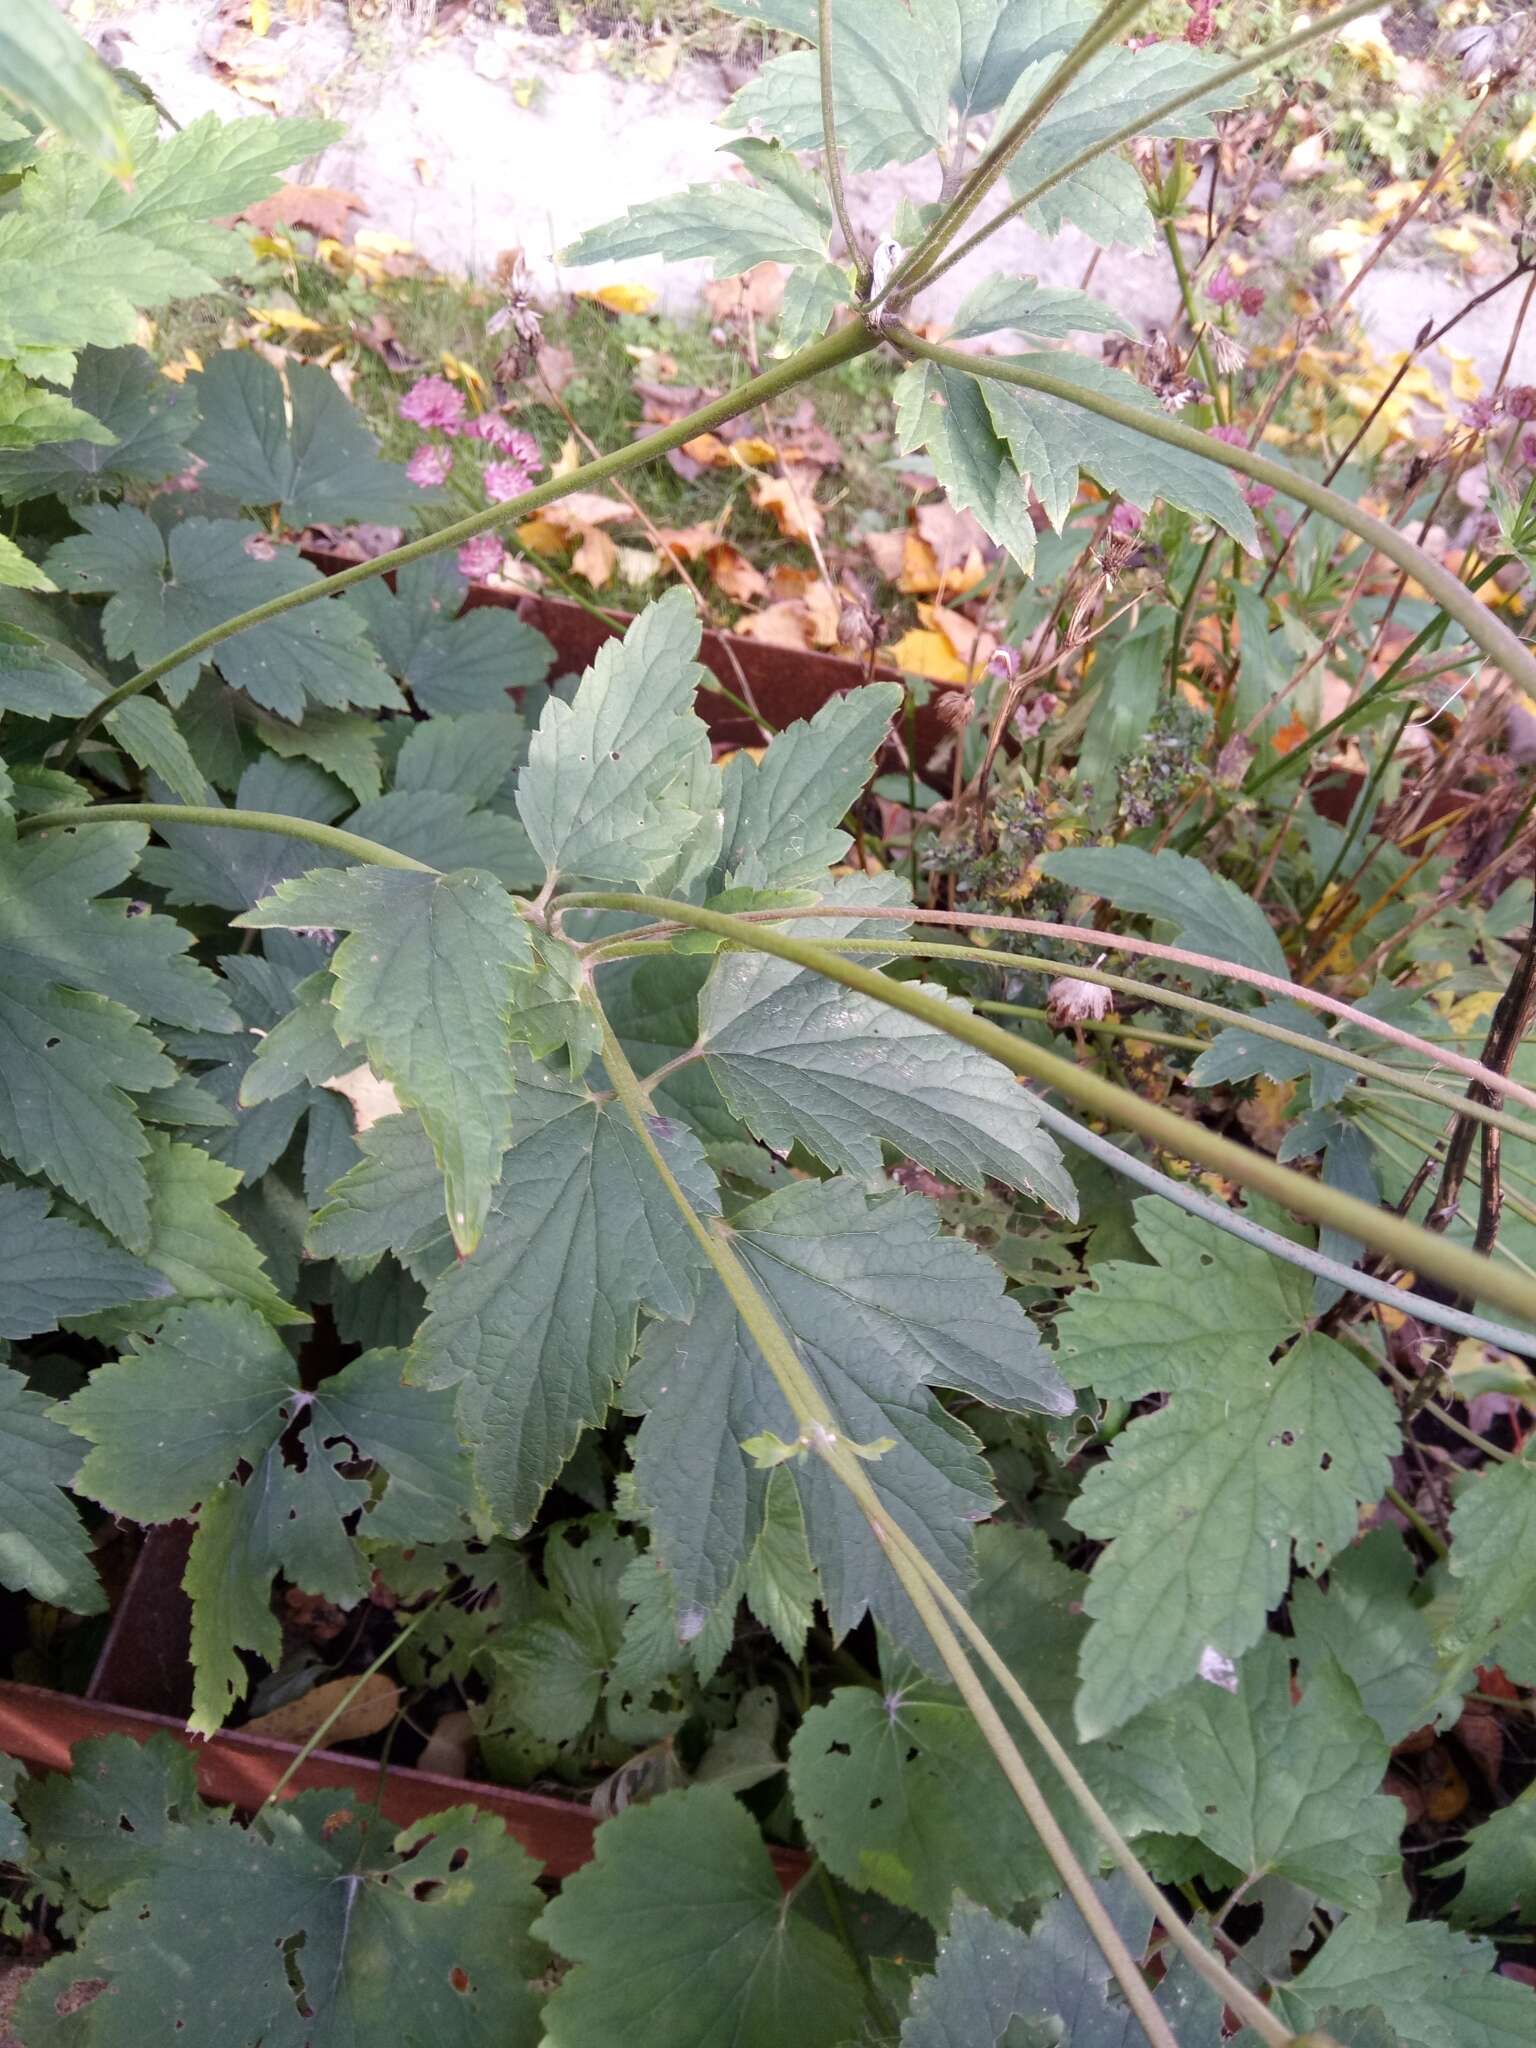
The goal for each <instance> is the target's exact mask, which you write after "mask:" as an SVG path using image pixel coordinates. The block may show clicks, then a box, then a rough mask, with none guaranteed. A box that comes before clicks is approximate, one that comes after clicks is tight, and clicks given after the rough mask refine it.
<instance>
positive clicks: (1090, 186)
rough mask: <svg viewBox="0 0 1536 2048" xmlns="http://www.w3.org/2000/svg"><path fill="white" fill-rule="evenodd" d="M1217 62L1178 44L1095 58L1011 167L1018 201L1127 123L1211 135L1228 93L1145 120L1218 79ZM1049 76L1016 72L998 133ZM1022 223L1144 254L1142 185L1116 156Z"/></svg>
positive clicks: (1051, 196)
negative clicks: (1066, 229) (1075, 232)
mask: <svg viewBox="0 0 1536 2048" xmlns="http://www.w3.org/2000/svg"><path fill="white" fill-rule="evenodd" d="M1223 63H1224V59H1223V58H1221V57H1220V56H1218V55H1217V54H1216V53H1215V52H1210V51H1203V50H1193V49H1191V48H1189V46H1188V45H1187V44H1184V43H1180V42H1177V41H1168V42H1154V43H1151V44H1149V45H1148V46H1147V47H1146V48H1145V49H1140V50H1125V49H1108V50H1104V51H1101V52H1100V53H1099V55H1098V56H1096V57H1093V58H1090V60H1089V61H1088V63H1087V64H1086V65H1085V66H1084V67H1083V69H1082V70H1081V71H1080V72H1079V73H1078V75H1077V77H1076V78H1074V79H1073V80H1072V82H1071V84H1070V85H1068V87H1067V89H1066V91H1065V92H1064V93H1063V94H1062V95H1061V97H1060V99H1058V100H1057V101H1056V102H1055V104H1054V105H1053V106H1052V107H1051V108H1050V109H1049V111H1048V112H1047V113H1046V115H1045V116H1044V118H1043V119H1042V120H1041V121H1040V123H1039V125H1038V126H1037V127H1036V128H1035V130H1034V132H1033V133H1032V134H1031V135H1030V136H1029V137H1028V138H1027V139H1026V140H1025V142H1024V144H1023V147H1022V148H1021V149H1020V150H1019V152H1018V154H1017V155H1016V156H1015V157H1014V158H1013V160H1012V162H1011V163H1010V164H1009V166H1008V170H1007V180H1008V185H1009V188H1010V190H1011V191H1012V192H1013V193H1014V194H1015V196H1016V197H1019V198H1022V197H1023V196H1024V194H1025V193H1027V192H1031V191H1033V190H1034V189H1035V187H1036V186H1037V185H1040V184H1042V183H1043V182H1044V181H1045V180H1046V179H1047V178H1050V177H1053V176H1054V175H1055V174H1056V172H1057V171H1059V170H1060V169H1062V167H1063V166H1064V165H1065V164H1067V163H1069V162H1070V161H1071V160H1072V158H1074V157H1076V156H1079V155H1080V154H1081V153H1082V151H1083V150H1085V149H1088V148H1091V147H1092V146H1093V145H1094V144H1095V143H1096V142H1101V141H1103V140H1104V139H1106V138H1107V137H1108V136H1110V135H1113V134H1115V133H1116V132H1117V131H1118V130H1119V129H1121V128H1124V127H1125V126H1126V125H1127V123H1128V122H1131V121H1137V120H1139V121H1146V122H1147V123H1148V125H1147V128H1146V133H1147V134H1148V135H1157V136H1161V135H1183V136H1203V135H1210V134H1211V133H1213V132H1214V131H1213V129H1212V126H1211V120H1210V116H1211V114H1212V113H1214V112H1217V111H1219V110H1220V109H1221V108H1223V107H1226V106H1230V105H1231V104H1232V101H1233V98H1234V95H1233V93H1232V92H1231V91H1230V90H1227V91H1220V90H1218V91H1217V92H1215V93H1213V94H1207V95H1206V96H1205V97H1204V98H1203V99H1199V100H1192V101H1191V102H1190V104H1189V105H1188V106H1187V107H1183V108H1181V109H1180V110H1179V112H1178V113H1176V114H1171V115H1170V116H1169V117H1168V118H1167V120H1165V121H1161V122H1152V121H1150V120H1149V116H1150V115H1152V114H1153V113H1154V112H1155V111H1156V109H1157V108H1158V107H1159V106H1160V105H1161V104H1162V103H1163V102H1164V101H1165V100H1170V99H1172V98H1174V97H1175V95H1177V94H1178V93H1181V92H1187V91H1188V90H1189V88H1190V87H1191V86H1193V85H1198V84H1199V83H1200V82H1201V81H1202V80H1203V79H1204V78H1207V77H1210V76H1211V75H1212V74H1214V73H1216V72H1219V71H1220V70H1221V69H1222V66H1223ZM1050 69H1051V67H1050V66H1049V65H1047V64H1043V63H1037V64H1032V65H1031V66H1030V67H1029V68H1028V69H1027V70H1025V71H1023V72H1021V73H1020V74H1019V76H1018V78H1017V79H1016V80H1015V82H1014V85H1013V88H1012V90H1011V92H1010V93H1009V95H1008V99H1007V101H1006V103H1005V104H1004V106H1003V109H1002V112H1001V113H1000V114H999V115H998V122H999V124H1000V127H1006V126H1007V125H1008V124H1009V123H1010V122H1011V121H1013V120H1015V119H1016V118H1017V117H1018V115H1019V114H1021V113H1022V112H1023V110H1024V108H1025V107H1026V106H1027V105H1028V103H1029V102H1030V100H1031V99H1033V98H1034V96H1035V95H1036V93H1038V92H1039V90H1040V88H1041V87H1042V86H1043V85H1044V84H1045V83H1046V81H1047V79H1048V78H1049V76H1050ZM1024 218H1025V219H1026V220H1027V221H1028V222H1029V224H1030V226H1031V227H1033V228H1035V229H1036V230H1037V231H1038V232H1040V233H1042V234H1047V235H1054V234H1056V233H1057V232H1058V231H1059V230H1060V229H1061V227H1062V226H1063V225H1064V224H1065V223H1066V222H1068V221H1070V222H1071V223H1072V224H1073V225H1074V226H1076V227H1079V228H1081V229H1082V230H1083V232H1084V233H1085V234H1087V235H1089V236H1091V237H1092V238H1093V239H1094V240H1095V241H1097V242H1099V243H1100V245H1101V246H1103V245H1105V244H1107V243H1110V242H1119V243H1123V244H1125V245H1127V246H1129V247H1131V248H1136V249H1144V248H1149V247H1150V246H1151V243H1152V219H1151V215H1150V213H1149V211H1148V208H1147V199H1146V190H1145V187H1144V186H1143V185H1142V182H1141V179H1140V178H1139V177H1138V176H1137V174H1136V173H1135V172H1134V171H1133V170H1132V169H1131V167H1130V165H1129V164H1127V163H1125V162H1124V161H1123V160H1122V159H1121V158H1120V157H1118V156H1110V157H1100V158H1099V159H1098V160H1097V161H1096V162H1094V163H1091V164H1089V165H1087V166H1086V167H1085V168H1084V169H1083V170H1081V171H1077V172H1074V173H1073V175H1072V176H1071V177H1070V178H1068V179H1066V180H1065V181H1064V182H1062V183H1061V184H1058V185H1056V186H1055V187H1054V188H1053V189H1052V190H1051V191H1050V192H1048V193H1046V194H1044V195H1043V196H1042V197H1041V198H1040V199H1039V200H1037V201H1036V202H1035V204H1034V205H1033V206H1031V207H1030V208H1028V209H1027V211H1026V213H1025V216H1024Z"/></svg>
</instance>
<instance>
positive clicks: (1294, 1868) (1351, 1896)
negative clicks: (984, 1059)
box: [1179, 1636, 1403, 1909]
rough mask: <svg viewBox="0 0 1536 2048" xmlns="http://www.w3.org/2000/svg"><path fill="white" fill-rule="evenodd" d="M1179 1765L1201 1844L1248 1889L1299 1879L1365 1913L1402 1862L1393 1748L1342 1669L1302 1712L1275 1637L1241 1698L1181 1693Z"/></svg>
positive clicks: (1317, 1668)
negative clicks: (1270, 1880) (1385, 1784)
mask: <svg viewBox="0 0 1536 2048" xmlns="http://www.w3.org/2000/svg"><path fill="white" fill-rule="evenodd" d="M1180 1704H1181V1707H1182V1713H1181V1717H1180V1722H1179V1762H1180V1764H1181V1765H1182V1766H1183V1770H1184V1774H1185V1777H1186V1778H1187V1780H1188V1782H1189V1790H1190V1795H1191V1797H1192V1799H1193V1800H1194V1803H1195V1808H1196V1810H1197V1812H1198V1813H1199V1815H1200V1821H1199V1828H1198V1833H1199V1837H1200V1840H1201V1841H1202V1842H1204V1843H1206V1844H1207V1846H1208V1847H1210V1848H1212V1849H1214V1850H1215V1851H1216V1853H1217V1855H1218V1856H1221V1857H1223V1858H1224V1859H1225V1860H1226V1861H1227V1862H1228V1863H1230V1864H1232V1865H1233V1867H1234V1868H1235V1869H1237V1870H1239V1871H1241V1872H1242V1874H1243V1876H1244V1877H1245V1878H1247V1879H1250V1880H1252V1879H1255V1878H1259V1877H1263V1876H1266V1875H1270V1874H1273V1875H1275V1876H1279V1877H1287V1878H1290V1879H1291V1881H1292V1882H1293V1883H1295V1884H1299V1885H1304V1886H1305V1887H1306V1888H1307V1890H1308V1891H1311V1892H1314V1893H1315V1894H1316V1895H1317V1896H1318V1897H1319V1898H1321V1899H1324V1900H1327V1901H1328V1902H1329V1903H1330V1904H1333V1905H1343V1906H1354V1907H1357V1908H1361V1909H1364V1908H1366V1907H1369V1906H1370V1905H1372V1904H1373V1903H1374V1901H1375V1899H1376V1897H1377V1893H1378V1890H1379V1882H1380V1880H1381V1879H1382V1878H1383V1877H1386V1876H1388V1875H1389V1874H1390V1873H1391V1872H1393V1871H1395V1870H1396V1868H1397V1864H1398V1858H1397V1838H1398V1836H1399V1835H1400V1834H1401V1833H1402V1829H1403V1806H1402V1802H1401V1801H1400V1800H1394V1799H1391V1798H1388V1797H1386V1796H1384V1795H1382V1794H1381V1793H1379V1792H1378V1790H1377V1787H1378V1786H1379V1785H1380V1783H1381V1781H1382V1778H1383V1776H1384V1775H1385V1772H1386V1768H1387V1761H1388V1754H1389V1752H1388V1749H1387V1744H1386V1742H1385V1740H1384V1739H1383V1737H1382V1734H1381V1730H1380V1729H1379V1728H1378V1727H1377V1726H1376V1724H1375V1722H1374V1721H1373V1720H1372V1719H1371V1717H1370V1716H1369V1715H1368V1714H1367V1713H1366V1711H1365V1709H1364V1707H1363V1706H1362V1705H1361V1703H1360V1695H1359V1694H1358V1693H1357V1692H1356V1690H1355V1688H1354V1686H1353V1685H1352V1684H1351V1682H1350V1680H1349V1679H1348V1678H1347V1677H1346V1676H1345V1675H1344V1673H1343V1672H1342V1671H1341V1670H1340V1669H1339V1667H1338V1665H1337V1664H1336V1663H1335V1662H1334V1661H1333V1659H1332V1658H1331V1657H1330V1658H1325V1659H1322V1660H1320V1661H1318V1662H1317V1663H1316V1664H1315V1665H1314V1668H1313V1670H1312V1671H1311V1673H1310V1675H1309V1676H1308V1678H1307V1683H1306V1688H1305V1690H1304V1691H1303V1693H1302V1696H1301V1702H1300V1704H1299V1705H1297V1706H1293V1705H1292V1704H1291V1665H1290V1658H1289V1656H1288V1655H1287V1653H1286V1646H1285V1645H1284V1644H1283V1643H1282V1642H1280V1641H1279V1640H1278V1638H1276V1637H1274V1636H1269V1637H1267V1638H1266V1639H1265V1640H1264V1641H1263V1642H1261V1643H1260V1644H1258V1645H1257V1647H1256V1648H1254V1649H1253V1650H1251V1651H1250V1652H1249V1653H1248V1655H1247V1656H1246V1657H1244V1659H1243V1660H1242V1663H1241V1664H1240V1665H1239V1666H1238V1671H1237V1682H1236V1689H1235V1690H1234V1691H1231V1692H1229V1691H1227V1690H1226V1688H1225V1687H1224V1686H1221V1685H1198V1686H1195V1687H1193V1688H1191V1689H1190V1690H1189V1691H1187V1692H1185V1693H1184V1694H1182V1695H1181V1701H1180Z"/></svg>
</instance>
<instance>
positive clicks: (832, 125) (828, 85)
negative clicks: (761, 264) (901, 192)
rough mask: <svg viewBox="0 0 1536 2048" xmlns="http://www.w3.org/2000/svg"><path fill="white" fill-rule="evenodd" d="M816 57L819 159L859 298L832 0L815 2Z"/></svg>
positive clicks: (861, 266)
mask: <svg viewBox="0 0 1536 2048" xmlns="http://www.w3.org/2000/svg"><path fill="white" fill-rule="evenodd" d="M816 55H817V59H818V61H819V63H820V65H821V160H822V165H823V167H824V169H825V171H826V174H827V190H828V191H829V192H830V193H831V195H832V211H833V212H834V213H835V214H836V215H837V225H838V227H839V228H840V229H841V230H842V236H843V243H844V246H845V247H846V249H847V251H848V254H849V256H850V257H851V259H852V261H853V267H854V269H855V271H856V272H857V274H858V280H859V296H860V298H865V297H867V296H868V292H869V265H868V263H866V262H865V260H864V255H863V252H862V250H861V249H860V248H859V244H858V239H857V237H856V236H855V234H854V232H853V220H852V218H851V216H850V214H849V212H848V195H847V193H846V192H845V191H844V190H843V167H842V164H841V162H840V160H839V158H838V153H837V103H836V99H835V97H834V95H833V91H832V0H816Z"/></svg>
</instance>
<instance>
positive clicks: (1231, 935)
mask: <svg viewBox="0 0 1536 2048" xmlns="http://www.w3.org/2000/svg"><path fill="white" fill-rule="evenodd" d="M1039 865H1040V868H1041V871H1042V873H1044V874H1047V875H1050V876H1051V877H1052V878H1053V879H1054V880H1056V881H1058V882H1067V883H1069V884H1070V885H1071V887H1072V888H1074V889H1084V890H1086V891H1088V893H1089V894H1091V895H1094V896H1102V897H1103V898H1104V900H1105V902H1107V903H1112V904H1113V905H1114V907H1115V909H1116V910H1129V911H1134V912H1135V913H1136V914H1137V915H1138V916H1142V917H1152V918H1156V919H1157V920H1158V922H1159V923H1161V924H1167V925H1171V926H1172V927H1173V934H1174V940H1175V943H1176V944H1178V945H1180V946H1184V947H1186V948H1187V949H1188V950H1189V951H1190V952H1192V953H1210V954H1213V955H1214V956H1215V957H1216V958H1217V959H1218V960H1231V961H1234V962H1235V963H1236V964H1237V965H1238V966H1239V967H1256V968H1258V969H1259V971H1260V972H1261V973H1264V974H1276V975H1280V976H1282V977H1285V976H1287V975H1288V972H1289V970H1288V968H1287V966H1286V959H1285V954H1284V952H1283V951H1282V950H1281V946H1280V941H1279V940H1278V939H1277V938H1276V937H1275V934H1274V932H1273V930H1272V929H1271V927H1270V923H1269V920H1268V918H1266V917H1265V915H1264V913H1263V911H1262V910H1261V909H1260V908H1259V906H1258V905H1257V904H1256V903H1255V902H1254V901H1253V899H1252V897H1251V896H1245V895H1244V894H1243V892H1242V890H1241V889H1239V888H1238V887H1237V886H1236V885H1235V884H1234V883H1232V882H1229V881H1228V880H1227V879H1226V877H1225V876H1223V875H1218V874H1217V873H1216V872H1215V871H1214V870H1213V869H1211V868H1208V867H1205V866H1203V865H1202V864H1201V862H1199V861H1197V860H1191V859H1190V858H1189V857H1188V855H1186V854H1182V853H1167V852H1164V853H1149V852H1147V851H1146V849H1145V848H1143V847H1139V846H1083V847H1074V848H1069V849H1067V850H1065V851H1063V852H1061V853H1047V854H1045V855H1043V856H1042V858H1041V860H1040V863H1039Z"/></svg>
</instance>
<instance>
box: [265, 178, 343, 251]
mask: <svg viewBox="0 0 1536 2048" xmlns="http://www.w3.org/2000/svg"><path fill="white" fill-rule="evenodd" d="M366 211H367V208H366V207H365V206H364V204H363V202H362V200H361V199H359V198H358V196H357V194H356V193H355V192H342V191H340V190H339V189H338V188H337V187H336V186H334V185H280V186H279V187H278V189H277V190H276V191H275V192H274V193H273V194H272V195H271V197H270V198H268V199H258V200H257V201H256V203H255V205H254V206H248V207H247V208H246V209H245V212H244V214H243V215H242V216H241V217H242V219H244V220H246V221H248V222H249V223H250V225H251V226H252V227H253V228H260V229H261V230H262V231H263V232H264V233H266V234H271V233H272V232H273V230H274V229H276V228H279V227H286V228H309V229H311V230H312V232H313V233H315V234H317V235H330V236H331V237H333V238H334V239H335V240H336V241H338V242H344V241H345V240H346V238H347V235H348V233H349V231H350V228H351V222H350V221H349V219H348V215H349V214H353V213H365V212H366Z"/></svg>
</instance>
